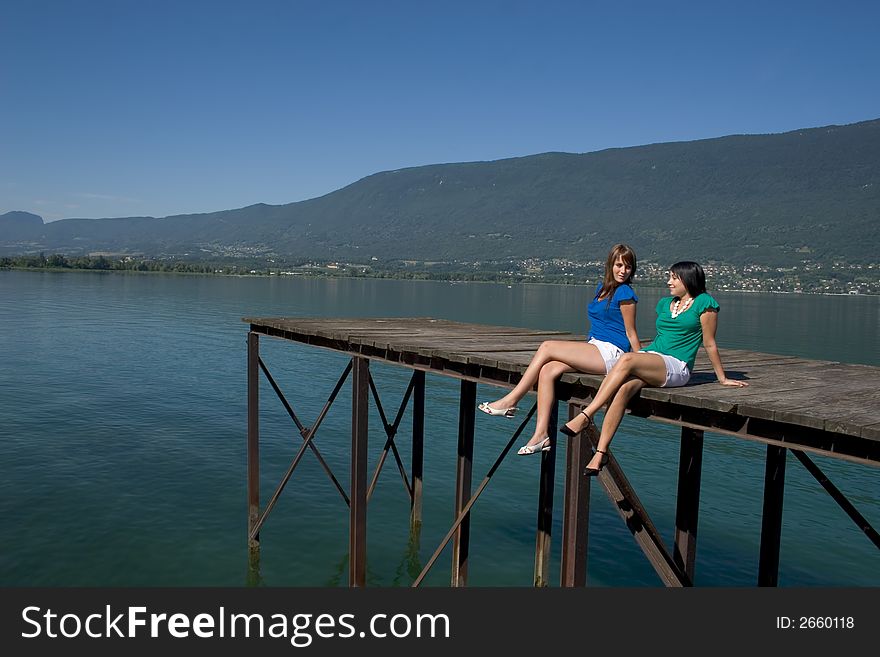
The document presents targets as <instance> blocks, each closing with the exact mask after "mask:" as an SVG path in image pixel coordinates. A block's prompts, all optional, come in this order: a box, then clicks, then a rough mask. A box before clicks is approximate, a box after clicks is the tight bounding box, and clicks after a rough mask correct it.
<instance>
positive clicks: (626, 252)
mask: <svg viewBox="0 0 880 657" xmlns="http://www.w3.org/2000/svg"><path fill="white" fill-rule="evenodd" d="M635 271H636V254H635V252H633V250H632V249H631V248H630V247H629V246H627V245H626V244H617V245H615V246H614V247H613V248H612V249H611V252H610V253H609V254H608V258H607V260H606V262H605V276H604V278H603V280H602V282H600V283H599V284H598V285H597V286H596V292H595V294H594V296H593V300H592V301H591V302H590V305H589V306H588V308H587V312H588V314H589V317H590V335H589V338H588V342H574V341H569V340H548V341H547V342H544V343H543V344H542V345H541V346H540V347H538V351H537V352H535V355H534V356H533V357H532V360H531V362H530V363H529V366H528V368H526V371H525V372H524V373H523V376H522V379H521V380H520V382H519V383H518V384H517V386H516V387H515V388H514V389H513V390H511V391H510V392H509V393H508V394H507V395H505V396H504V397H502V398H501V399H498V400H496V401H494V402H491V403H488V402H483V403H482V404H480V405H479V406H478V408H479V409H480V410H481V411H483V412H484V413H487V414H489V415H499V416H505V417H513V415H514V413H515V412H516V410H517V408H516V405H517V404H518V403H519V400H520V399H522V398H523V397H524V396H525V395H526V393H527V392H529V391H530V390H531V389H532V386H534V385H535V382H536V381H537V383H538V416H537V422H536V424H535V433H534V435H533V436H532V437H531V439H530V440H529V441H528V443H526V444H525V445H523V446H522V447H521V448H520V449H519V451H518V452H517V453H518V454H520V455H527V454H537V453H538V452H540V451H541V450H545V451H546V450H549V449H550V438H549V437H548V435H547V434H548V422H549V419H550V411H551V407H552V405H553V400H554V394H553V387H554V385H555V384H556V379H558V378H559V377H560V376H562V374H563V373H564V372H574V371H579V372H586V373H588V374H605V373H606V372H608V371H609V370H610V369H611V368H612V367H613V366H614V364H615V363H616V362H617V359H618V358H620V356H621V355H622V354H623V353H624V352H627V351H629V350H630V348H632V349H636V350H638V349H639V337H638V334H637V333H636V303H637V302H638V297H636V295H635V292H633V289H632V287H631V286H630V282H631V281H632V277H633V274H634V273H635Z"/></svg>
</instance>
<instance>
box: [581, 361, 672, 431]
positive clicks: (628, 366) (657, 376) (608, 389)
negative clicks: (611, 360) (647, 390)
mask: <svg viewBox="0 0 880 657" xmlns="http://www.w3.org/2000/svg"><path fill="white" fill-rule="evenodd" d="M633 378H637V379H641V380H642V381H643V382H644V383H645V385H649V386H657V387H659V386H662V385H663V384H664V383H666V363H665V362H663V358H662V357H661V356H660V355H659V354H648V353H642V352H637V353H632V352H630V353H628V354H624V355H623V356H621V357H620V360H618V361H617V363H616V364H615V365H614V367H612V368H611V371H610V372H608V376H606V377H605V378H604V379H603V381H602V385H600V386H599V390H597V391H596V396H595V397H593V401H591V402H590V404H589V405H588V406H587V408H586V409H584V411H583V413H579V414H578V415H577V417H575V418H574V419H573V420H571V421H569V422H568V423H567V426H568V428H569V429H571V430H572V431H574V432H575V433H579V432H580V431H583V429H584V427H585V426H586V425H587V418H585V417H584V414H586V415H587V417H589V418H590V420H592V419H593V417H594V416H595V415H596V411H598V410H599V409H600V408H602V407H603V406H604V405H605V404H607V403H608V402H610V401H611V400H612V399H613V398H614V396H615V395H616V394H617V391H618V390H620V388H621V387H622V386H623V384H624V383H626V382H627V381H629V380H630V379H633ZM633 394H635V393H633Z"/></svg>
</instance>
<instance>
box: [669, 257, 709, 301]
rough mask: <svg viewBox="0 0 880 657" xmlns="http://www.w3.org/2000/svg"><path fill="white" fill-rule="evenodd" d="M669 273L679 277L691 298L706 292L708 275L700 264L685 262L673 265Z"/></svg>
mask: <svg viewBox="0 0 880 657" xmlns="http://www.w3.org/2000/svg"><path fill="white" fill-rule="evenodd" d="M669 271H670V272H672V273H673V274H675V275H676V276H678V279H679V280H680V281H681V282H682V283H683V284H684V286H685V288H686V289H687V291H688V294H690V295H691V297H696V296H697V295H698V294H702V293H703V292H705V291H706V273H705V272H704V271H703V268H702V267H700V265H699V263H696V262H691V261H690V260H683V261H682V262H676V263H675V264H674V265H672V266H671V267H670V268H669Z"/></svg>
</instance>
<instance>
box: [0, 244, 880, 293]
mask: <svg viewBox="0 0 880 657" xmlns="http://www.w3.org/2000/svg"><path fill="white" fill-rule="evenodd" d="M702 264H703V266H704V269H705V271H706V275H707V278H708V282H709V285H710V287H711V288H712V289H715V290H719V291H720V290H726V291H743V292H771V293H806V294H849V295H878V294H880V263H868V264H863V263H848V262H844V261H836V262H833V263H831V264H825V263H819V262H814V261H810V260H804V261H802V262H801V263H800V264H797V265H792V266H787V267H770V266H767V265H760V264H745V265H733V264H728V263H718V262H713V261H706V262H703V263H702ZM668 266H669V263H658V262H653V261H650V260H649V261H641V262H639V266H638V273H637V281H638V282H639V283H640V284H643V285H650V286H663V285H664V284H665V281H666V275H667V267H668ZM603 268H604V263H603V262H601V261H598V260H591V261H583V262H580V261H576V260H570V259H561V258H554V259H549V260H545V259H538V258H526V259H510V260H504V261H465V260H451V261H425V260H386V261H381V260H380V259H379V258H376V257H371V258H370V260H369V261H368V262H340V261H320V260H305V259H302V260H296V261H289V260H285V259H282V258H279V257H278V256H277V255H275V254H272V253H266V252H262V253H259V252H253V253H247V254H243V253H242V254H237V257H227V258H222V259H216V258H210V259H205V258H204V257H199V256H197V255H196V254H192V253H181V254H165V255H159V256H155V257H147V256H144V255H141V254H130V253H107V252H96V253H90V254H88V255H87V256H70V257H68V256H64V255H60V254H52V255H48V256H47V255H45V254H42V253H41V254H39V255H27V256H11V257H9V256H8V257H2V258H0V269H31V270H33V269H49V270H54V271H65V270H103V271H133V272H171V273H197V274H211V275H232V276H322V277H326V276H331V277H332V276H343V277H355V278H392V279H410V280H438V281H451V282H464V281H483V282H499V283H510V284H512V283H556V284H584V283H587V282H591V281H596V280H598V278H599V277H600V276H601V275H602V271H603Z"/></svg>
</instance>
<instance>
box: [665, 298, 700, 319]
mask: <svg viewBox="0 0 880 657" xmlns="http://www.w3.org/2000/svg"><path fill="white" fill-rule="evenodd" d="M693 301H694V300H693V299H688V300H687V301H685V302H684V305H683V306H682V305H681V299H680V298H679V299H676V300H675V303H673V304H672V312H671V313H670V314H671V315H672V319H675V318H676V317H678V316H679V315H681V314H682V313H683V312H684V311H685V310H687V309H688V308H690V307H691V304H692V303H693Z"/></svg>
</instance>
